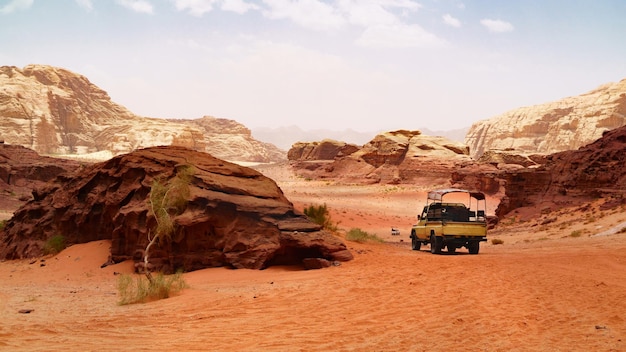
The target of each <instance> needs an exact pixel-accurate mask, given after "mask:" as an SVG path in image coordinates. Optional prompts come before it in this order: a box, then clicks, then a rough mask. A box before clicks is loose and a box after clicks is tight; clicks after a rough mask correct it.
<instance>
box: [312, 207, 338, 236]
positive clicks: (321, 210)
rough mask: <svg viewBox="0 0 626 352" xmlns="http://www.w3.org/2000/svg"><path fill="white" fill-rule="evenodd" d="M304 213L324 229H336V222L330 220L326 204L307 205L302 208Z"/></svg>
mask: <svg viewBox="0 0 626 352" xmlns="http://www.w3.org/2000/svg"><path fill="white" fill-rule="evenodd" d="M304 215H306V216H307V217H308V218H309V219H311V221H313V222H314V223H316V224H318V225H320V226H322V227H323V228H324V229H327V230H331V231H337V224H334V223H333V221H332V220H331V218H330V213H329V212H328V207H327V206H326V204H324V205H318V206H315V205H309V206H308V207H307V208H304Z"/></svg>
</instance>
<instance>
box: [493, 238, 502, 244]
mask: <svg viewBox="0 0 626 352" xmlns="http://www.w3.org/2000/svg"><path fill="white" fill-rule="evenodd" d="M491 244H504V241H503V240H501V239H499V238H494V239H492V240H491Z"/></svg>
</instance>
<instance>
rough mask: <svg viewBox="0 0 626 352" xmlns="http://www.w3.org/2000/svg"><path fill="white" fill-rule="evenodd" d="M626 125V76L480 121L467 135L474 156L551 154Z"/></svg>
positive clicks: (467, 142)
mask: <svg viewBox="0 0 626 352" xmlns="http://www.w3.org/2000/svg"><path fill="white" fill-rule="evenodd" d="M624 125H626V79H624V80H622V81H620V82H619V83H610V84H605V85H603V86H600V87H598V88H597V89H595V90H593V91H591V92H588V93H586V94H582V95H579V96H575V97H569V98H565V99H561V100H559V101H556V102H551V103H546V104H541V105H535V106H530V107H523V108H519V109H515V110H511V111H509V112H506V113H504V114H502V115H500V116H496V117H494V118H491V119H489V120H483V121H479V122H476V123H474V124H473V125H472V127H471V128H470V130H469V131H468V133H467V135H466V137H465V143H466V144H467V145H468V146H469V147H470V153H471V155H472V157H474V158H479V157H480V156H481V155H483V154H484V153H485V152H486V151H488V150H491V149H499V150H506V149H510V150H516V151H518V152H519V153H526V154H533V153H543V154H551V153H556V152H560V151H565V150H574V149H577V148H579V147H581V146H584V145H586V144H589V143H591V142H593V141H595V140H597V139H598V138H600V137H602V134H603V133H604V132H605V131H608V130H612V129H615V128H618V127H621V126H624Z"/></svg>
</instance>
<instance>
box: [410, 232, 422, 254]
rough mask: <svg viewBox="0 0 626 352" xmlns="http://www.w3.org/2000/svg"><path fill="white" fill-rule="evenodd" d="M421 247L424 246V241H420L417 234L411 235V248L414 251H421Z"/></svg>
mask: <svg viewBox="0 0 626 352" xmlns="http://www.w3.org/2000/svg"><path fill="white" fill-rule="evenodd" d="M421 247H422V242H420V240H418V239H417V236H415V235H413V236H411V249H412V250H414V251H419V250H420V248H421Z"/></svg>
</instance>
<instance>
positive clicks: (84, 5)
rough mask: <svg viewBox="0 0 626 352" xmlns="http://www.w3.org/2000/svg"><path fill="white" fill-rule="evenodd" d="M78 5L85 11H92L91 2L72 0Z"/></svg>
mask: <svg viewBox="0 0 626 352" xmlns="http://www.w3.org/2000/svg"><path fill="white" fill-rule="evenodd" d="M74 1H76V3H77V4H78V6H80V7H82V8H84V9H85V10H87V11H91V10H93V2H92V0H74Z"/></svg>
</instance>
